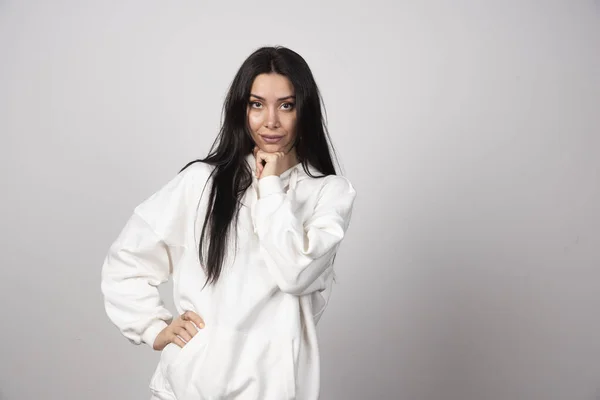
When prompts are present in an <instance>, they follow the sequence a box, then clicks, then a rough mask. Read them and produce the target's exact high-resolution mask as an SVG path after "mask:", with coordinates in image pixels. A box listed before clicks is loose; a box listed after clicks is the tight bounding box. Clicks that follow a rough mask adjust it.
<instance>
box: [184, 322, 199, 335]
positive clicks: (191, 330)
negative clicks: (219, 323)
mask: <svg viewBox="0 0 600 400" xmlns="http://www.w3.org/2000/svg"><path fill="white" fill-rule="evenodd" d="M184 328H185V330H186V332H187V333H188V334H189V335H190V337H194V336H196V334H197V333H198V331H199V330H200V328H198V327H197V326H196V324H195V323H193V322H191V321H188V322H186V323H185V326H184Z"/></svg>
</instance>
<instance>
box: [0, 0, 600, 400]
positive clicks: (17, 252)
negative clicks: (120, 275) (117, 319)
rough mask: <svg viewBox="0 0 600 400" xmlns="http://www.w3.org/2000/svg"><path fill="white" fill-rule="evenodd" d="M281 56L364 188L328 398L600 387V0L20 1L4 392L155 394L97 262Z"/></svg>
mask: <svg viewBox="0 0 600 400" xmlns="http://www.w3.org/2000/svg"><path fill="white" fill-rule="evenodd" d="M277 44H281V45H285V46H288V47H290V48H292V49H294V50H296V51H297V52H299V53H300V54H301V55H302V56H303V57H304V58H305V59H306V60H307V62H308V63H309V65H310V66H311V68H312V70H313V72H314V75H315V77H316V80H317V83H318V84H319V85H320V88H321V90H322V93H323V96H324V100H325V103H326V106H327V112H328V117H329V128H330V132H331V137H332V139H333V142H334V145H335V146H336V148H337V150H338V154H339V156H340V157H339V158H340V162H341V164H342V166H343V172H344V174H345V175H346V176H347V177H348V178H349V179H350V180H351V181H352V182H353V183H354V185H355V187H356V190H357V192H358V197H357V200H356V203H355V211H354V216H353V220H352V224H351V226H350V230H349V232H348V235H347V237H346V239H345V242H344V243H343V245H342V247H341V249H340V252H339V254H338V258H337V261H336V263H337V264H336V265H337V276H338V278H337V284H336V285H335V287H334V292H333V297H332V300H331V303H330V307H329V309H328V310H327V312H326V313H325V315H324V317H323V319H322V320H321V323H320V325H319V335H320V344H321V350H322V399H327V400H329V399H333V400H347V399H349V400H355V399H356V400H363V399H401V400H404V399H406V400H438V399H439V400H449V399H451V400H484V399H485V400H565V399H569V400H571V399H581V400H597V399H598V398H600V313H599V312H598V309H599V307H600V3H599V2H598V1H593V0H583V1H575V0H562V1H533V0H530V1H525V0H511V1H489V0H487V1H475V0H472V1H467V0H460V1H444V0H428V1H391V0H390V1H380V0H371V1H368V2H357V1H351V2H348V1H341V0H338V1H323V2H321V1H310V2H250V1H247V2H236V3H235V4H233V3H231V2H206V1H189V0H187V1H156V0H150V1H149V0H144V1H141V0H140V1H118V2H117V1H94V2H92V1H76V0H71V1H66V0H65V1H52V2H50V1H42V0H38V1H17V0H13V1H11V0H4V1H0V50H1V51H0V132H1V134H2V136H1V138H2V140H1V146H0V148H1V157H0V159H1V162H2V170H1V178H2V181H1V182H2V196H1V197H0V202H1V207H0V210H1V211H0V212H1V221H2V230H1V232H2V237H1V240H2V251H1V253H0V261H1V265H2V279H1V280H0V285H1V288H0V289H1V290H0V304H1V307H2V315H1V319H0V320H1V321H2V322H1V324H2V327H1V329H0V335H1V336H0V339H1V340H0V399H1V400H33V399H48V400H51V399H52V400H69V399H86V400H104V399H128V400H147V399H148V398H149V397H150V392H149V390H148V387H147V386H148V382H149V379H150V376H151V374H152V372H153V371H154V368H155V365H156V362H157V360H158V357H159V354H158V353H157V352H153V351H152V350H151V349H150V348H148V347H147V346H139V347H136V346H134V345H131V344H129V342H128V341H127V340H126V339H125V338H124V337H122V336H121V334H120V333H119V332H118V331H117V329H116V328H115V327H114V326H113V325H112V324H111V322H110V321H109V320H108V318H107V316H106V314H105V312H104V308H103V299H102V296H101V292H100V268H101V264H102V261H103V259H104V256H105V254H106V252H107V250H108V247H109V246H110V244H111V243H112V241H113V240H115V239H116V236H117V235H118V233H119V232H120V230H121V229H122V227H123V226H124V224H125V222H126V220H127V218H128V217H129V215H130V214H131V212H132V211H133V208H134V207H135V206H136V205H137V204H139V203H140V202H141V201H143V200H144V199H145V198H147V197H148V196H149V195H150V194H152V193H153V192H154V191H156V190H158V188H160V187H161V186H162V185H163V184H165V183H166V182H167V181H168V180H170V179H171V178H172V177H174V175H175V174H176V173H177V172H178V171H179V169H180V168H181V167H183V166H184V165H185V164H186V163H187V162H188V161H190V160H191V159H194V158H197V157H203V156H205V155H206V153H207V151H208V149H209V147H210V144H211V143H212V141H213V139H214V137H215V135H216V133H217V129H218V127H219V123H220V119H221V107H222V102H223V99H224V96H225V93H226V91H227V88H228V85H229V84H230V82H231V80H232V78H233V76H234V74H235V72H236V70H237V69H238V67H239V66H240V64H241V62H242V61H243V60H244V59H245V58H246V57H247V56H248V55H249V54H250V53H251V52H252V51H253V50H254V49H256V48H258V47H260V46H262V45H277ZM161 292H162V293H164V294H166V295H170V293H171V289H170V288H169V286H168V285H166V286H165V287H164V288H161ZM166 301H167V304H168V305H169V307H171V308H172V302H171V300H170V299H167V300H166Z"/></svg>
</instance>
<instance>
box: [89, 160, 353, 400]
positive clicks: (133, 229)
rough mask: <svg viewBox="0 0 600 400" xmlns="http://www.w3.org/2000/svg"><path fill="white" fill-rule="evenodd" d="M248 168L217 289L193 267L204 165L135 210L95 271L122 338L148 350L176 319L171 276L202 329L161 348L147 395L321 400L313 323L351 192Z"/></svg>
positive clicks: (204, 200)
mask: <svg viewBox="0 0 600 400" xmlns="http://www.w3.org/2000/svg"><path fill="white" fill-rule="evenodd" d="M246 161H247V162H248V164H249V165H250V168H251V169H252V171H253V183H252V186H251V187H250V188H249V189H248V190H247V191H246V193H245V195H244V197H243V199H242V204H243V206H242V207H241V209H240V214H239V220H238V224H237V228H236V229H237V236H238V239H237V252H236V254H235V257H234V253H233V250H234V246H235V242H233V241H232V242H231V245H229V246H228V252H227V256H226V260H225V263H224V265H223V269H222V273H221V276H220V278H219V280H218V281H217V283H216V284H215V285H206V286H205V285H204V284H205V282H206V275H205V271H204V269H203V268H202V266H201V264H200V263H199V261H198V245H199V238H200V233H201V231H202V224H203V222H204V217H205V213H206V209H207V207H208V195H209V193H210V189H211V184H212V180H211V181H209V180H208V178H209V174H210V172H211V171H212V169H213V168H214V167H212V166H209V165H207V164H205V163H202V162H198V163H195V164H192V165H191V166H189V167H188V168H187V169H186V170H184V171H183V172H181V173H179V174H178V175H177V176H176V177H175V178H174V179H172V180H171V181H170V182H169V183H168V184H167V185H165V186H164V187H163V188H162V189H160V190H159V191H158V192H157V193H155V194H154V195H152V196H151V197H150V198H149V199H147V200H146V201H144V202H143V203H142V204H141V205H139V206H138V207H136V208H135V210H134V212H133V215H132V216H131V218H130V219H129V221H128V222H127V224H126V226H125V228H124V229H123V231H122V232H121V234H120V235H119V237H118V238H117V240H116V241H115V242H114V244H113V245H112V246H111V248H110V250H109V253H108V255H107V257H106V260H105V262H104V264H103V267H102V284H101V288H102V292H103V294H104V298H105V307H106V312H107V314H108V316H109V318H110V319H111V321H112V322H113V323H114V324H115V325H116V326H117V327H118V328H119V329H120V331H121V332H122V333H123V335H124V336H125V337H127V338H128V339H129V340H130V341H131V342H133V343H135V344H140V343H142V342H144V343H146V344H148V345H150V346H152V345H153V343H154V340H155V338H156V336H157V335H158V333H159V332H160V331H161V330H162V329H163V328H165V327H166V326H167V324H168V322H170V321H171V319H172V318H173V316H172V315H171V313H170V312H169V311H168V310H167V309H166V308H165V307H164V305H163V302H162V300H161V298H160V296H159V292H158V289H157V286H158V285H159V284H161V283H164V282H166V281H167V280H168V279H169V278H170V276H172V279H173V295H174V303H175V306H176V308H177V312H178V313H179V314H181V313H183V312H184V311H186V310H191V311H194V312H196V313H197V314H198V315H200V317H202V319H203V320H204V322H205V324H206V325H205V328H204V329H201V330H199V331H198V333H197V334H196V335H195V336H194V337H193V338H192V339H191V340H190V341H189V342H188V343H187V344H186V345H185V346H184V347H183V348H180V347H179V346H177V345H176V344H169V345H167V346H166V347H165V349H164V350H163V351H162V353H161V357H160V362H159V364H158V366H157V368H156V371H155V373H154V375H153V377H152V380H151V382H150V389H151V391H152V393H153V395H154V398H158V399H161V400H174V399H177V400H188V399H190V400H191V399H194V400H199V399H210V400H217V399H219V400H220V399H240V400H285V399H300V400H304V399H306V400H315V399H318V397H319V375H320V372H319V350H318V346H317V337H316V332H315V326H316V324H317V321H318V320H319V318H320V317H321V314H322V313H323V311H324V310H325V307H326V306H327V302H328V300H329V293H330V290H331V284H332V279H333V268H332V266H331V262H332V256H333V255H334V254H335V253H336V251H337V249H338V246H339V245H340V242H341V240H342V239H343V237H344V234H345V232H346V230H347V228H348V225H349V222H350V217H351V213H352V207H353V203H354V198H355V196H356V192H355V190H354V188H353V186H352V185H351V183H350V182H349V181H348V180H347V179H346V178H344V177H342V176H337V175H330V176H327V177H324V178H311V177H310V176H308V175H307V174H306V173H305V172H304V169H303V167H302V164H297V165H296V166H294V167H292V168H290V169H288V170H287V171H285V172H284V173H283V174H281V175H280V176H267V177H264V178H261V179H260V180H258V179H257V178H256V176H255V175H254V171H255V169H256V164H255V158H254V155H252V154H249V155H248V156H247V158H246ZM310 171H311V173H312V174H313V175H316V176H319V175H321V174H320V173H319V172H318V171H317V170H316V169H315V168H313V167H310ZM205 184H206V188H205ZM203 190H204V193H203Z"/></svg>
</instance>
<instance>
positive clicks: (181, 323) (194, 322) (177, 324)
mask: <svg viewBox="0 0 600 400" xmlns="http://www.w3.org/2000/svg"><path fill="white" fill-rule="evenodd" d="M196 327H197V328H196ZM202 328H204V321H203V320H202V318H200V316H199V315H198V314H196V313H195V312H193V311H186V312H184V313H183V314H181V315H180V316H179V317H177V318H176V319H174V320H173V321H172V322H171V324H170V325H169V326H167V327H166V328H165V329H163V330H162V331H161V332H160V333H159V334H158V336H156V339H155V340H154V345H153V346H152V347H153V348H154V350H158V351H161V350H162V349H164V348H165V347H166V346H167V345H168V344H169V343H175V344H176V345H177V346H179V347H183V346H185V345H186V343H187V342H189V341H190V340H191V339H192V338H193V337H194V336H196V333H198V329H202Z"/></svg>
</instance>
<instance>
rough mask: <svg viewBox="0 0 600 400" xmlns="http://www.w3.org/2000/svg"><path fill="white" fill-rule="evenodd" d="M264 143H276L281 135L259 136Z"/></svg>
mask: <svg viewBox="0 0 600 400" xmlns="http://www.w3.org/2000/svg"><path fill="white" fill-rule="evenodd" d="M261 137H262V139H263V140H264V141H265V143H269V144H272V143H277V142H279V141H280V140H281V138H283V136H261Z"/></svg>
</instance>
